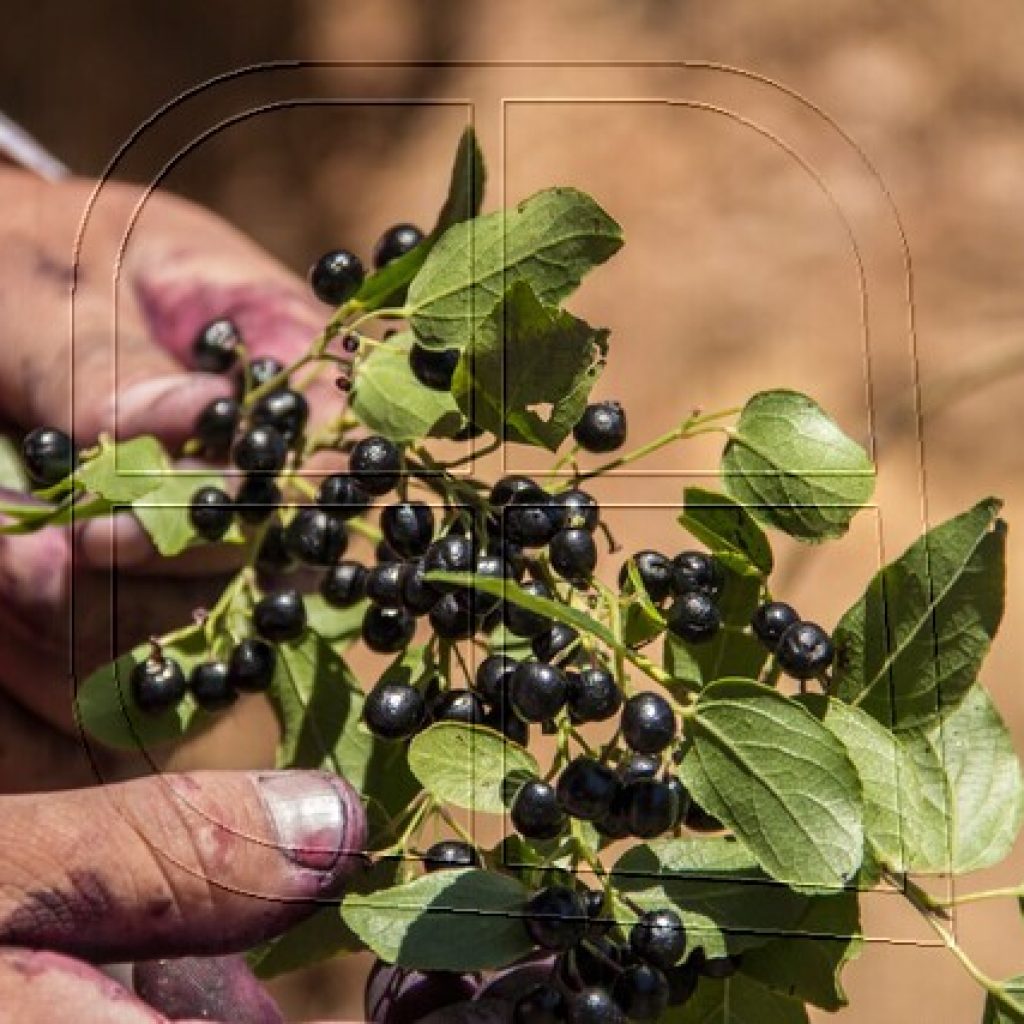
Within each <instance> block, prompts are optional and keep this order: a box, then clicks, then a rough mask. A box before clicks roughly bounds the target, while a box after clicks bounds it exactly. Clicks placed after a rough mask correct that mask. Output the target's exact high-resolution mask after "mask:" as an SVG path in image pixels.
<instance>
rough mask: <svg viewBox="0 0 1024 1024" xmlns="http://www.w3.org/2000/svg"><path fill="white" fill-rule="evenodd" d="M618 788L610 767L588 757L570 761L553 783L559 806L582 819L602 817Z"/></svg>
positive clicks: (594, 819)
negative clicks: (556, 782) (555, 784)
mask: <svg viewBox="0 0 1024 1024" xmlns="http://www.w3.org/2000/svg"><path fill="white" fill-rule="evenodd" d="M619 789H620V786H619V780H618V779H617V778H616V777H615V773H614V772H613V771H612V770H611V768H609V767H608V766H607V765H604V764H601V763H600V762H599V761H595V760H594V759H593V758H591V757H577V758H576V759H575V760H573V761H570V762H569V764H567V765H566V767H565V769H564V770H563V771H562V774H561V775H560V776H559V779H558V785H557V787H556V790H557V793H558V802H559V803H560V804H561V805H562V809H563V810H564V811H565V812H566V813H567V814H571V815H572V816H573V817H574V818H579V819H581V820H582V821H599V820H600V819H601V818H603V817H604V816H605V815H606V814H607V813H608V811H609V810H610V809H611V805H612V801H613V800H614V798H615V796H616V794H617V793H618V792H619Z"/></svg>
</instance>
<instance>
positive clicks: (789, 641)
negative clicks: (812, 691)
mask: <svg viewBox="0 0 1024 1024" xmlns="http://www.w3.org/2000/svg"><path fill="white" fill-rule="evenodd" d="M775 657H776V658H778V661H779V664H780V665H781V666H782V671H783V672H785V673H786V674H787V675H790V676H793V678H794V679H813V678H814V677H815V676H817V675H821V673H822V672H824V671H825V669H827V668H828V667H829V665H831V664H832V659H833V658H834V657H835V647H833V645H832V638H831V637H830V636H829V635H828V633H826V632H825V630H823V629H822V628H821V626H819V625H818V624H817V623H816V622H796V623H794V624H793V625H792V626H790V627H789V628H788V629H787V630H786V632H785V633H783V634H782V638H781V639H780V640H779V646H778V649H777V650H776V651H775Z"/></svg>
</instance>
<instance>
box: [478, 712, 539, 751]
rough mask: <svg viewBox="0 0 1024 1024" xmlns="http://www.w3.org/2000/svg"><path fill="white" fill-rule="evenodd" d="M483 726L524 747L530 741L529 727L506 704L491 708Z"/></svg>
mask: <svg viewBox="0 0 1024 1024" xmlns="http://www.w3.org/2000/svg"><path fill="white" fill-rule="evenodd" d="M484 725H486V726H489V727H490V728H491V729H494V730H496V731H497V732H500V733H501V734H502V735H503V736H505V737H506V739H510V740H512V742H513V743H518V744H519V745H520V746H522V747H525V746H526V744H527V743H528V742H529V739H530V727H529V726H528V725H527V724H526V723H525V722H524V721H523V720H522V719H521V718H520V717H519V716H518V715H517V714H515V712H513V711H512V709H511V708H510V707H509V706H508V705H507V704H500V705H498V706H497V707H494V708H491V710H490V711H489V712H488V713H487V716H486V717H485V718H484Z"/></svg>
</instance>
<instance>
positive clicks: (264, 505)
mask: <svg viewBox="0 0 1024 1024" xmlns="http://www.w3.org/2000/svg"><path fill="white" fill-rule="evenodd" d="M280 504H281V488H280V487H278V486H277V484H276V483H274V479H273V477H269V476H260V475H256V476H247V477H246V478H245V479H244V480H243V481H242V486H241V487H239V488H238V494H236V495H235V511H236V512H237V513H238V516H239V518H240V519H243V520H245V522H247V523H262V522H264V521H265V520H266V518H267V516H269V515H270V513H271V512H273V511H274V509H275V508H277V506H278V505H280Z"/></svg>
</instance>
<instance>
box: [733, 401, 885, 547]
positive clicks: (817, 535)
mask: <svg viewBox="0 0 1024 1024" xmlns="http://www.w3.org/2000/svg"><path fill="white" fill-rule="evenodd" d="M721 471H722V477H723V479H724V482H725V486H726V490H728V491H729V493H730V494H732V496H733V497H734V498H736V499H737V500H738V501H739V502H741V503H742V504H743V505H745V506H747V507H748V508H749V510H750V513H751V514H752V515H753V516H754V517H755V518H757V519H759V520H760V521H761V522H763V523H766V524H767V525H769V526H774V527H775V528H776V529H779V530H782V531H783V532H785V533H788V534H789V535H790V536H792V537H796V538H797V539H798V540H805V541H822V540H829V539H833V538H836V537H841V536H842V535H843V534H844V533H846V531H847V530H848V529H849V526H850V520H851V519H852V518H853V517H854V515H855V514H856V513H857V512H858V511H859V509H860V508H861V507H862V506H864V505H865V504H867V502H868V501H869V500H870V498H871V495H872V493H873V492H874V489H875V470H874V467H873V466H872V464H871V460H870V459H869V458H868V454H867V452H865V451H864V449H863V448H862V447H861V446H860V445H859V444H857V443H856V442H855V441H853V440H851V439H850V438H849V437H847V436H846V435H845V434H844V433H843V432H842V431H841V430H840V429H839V427H838V426H836V424H835V423H834V422H833V421H832V420H831V419H830V418H829V417H828V415H826V413H825V411H824V410H823V409H822V408H821V406H819V405H818V404H817V402H815V401H813V400H812V399H810V398H808V397H807V396H806V395H801V394H798V393H797V392H795V391H762V392H761V393H760V394H757V395H754V397H753V398H751V399H750V401H749V402H747V404H746V406H745V408H744V409H743V413H742V415H741V416H740V419H739V422H738V423H737V424H736V426H735V428H733V429H732V430H730V431H729V443H728V444H727V445H726V446H725V451H724V453H723V454H722V467H721Z"/></svg>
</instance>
